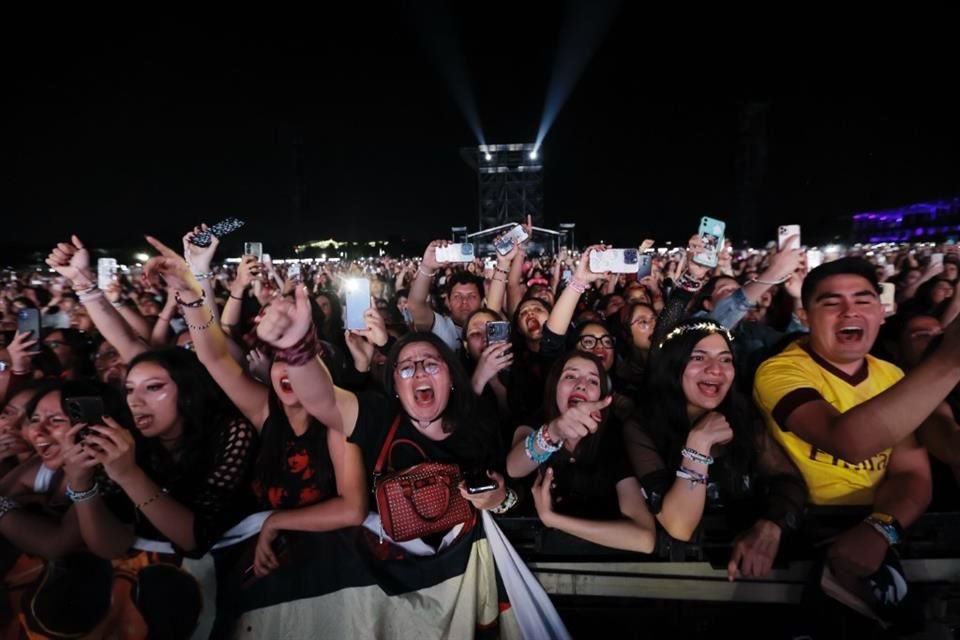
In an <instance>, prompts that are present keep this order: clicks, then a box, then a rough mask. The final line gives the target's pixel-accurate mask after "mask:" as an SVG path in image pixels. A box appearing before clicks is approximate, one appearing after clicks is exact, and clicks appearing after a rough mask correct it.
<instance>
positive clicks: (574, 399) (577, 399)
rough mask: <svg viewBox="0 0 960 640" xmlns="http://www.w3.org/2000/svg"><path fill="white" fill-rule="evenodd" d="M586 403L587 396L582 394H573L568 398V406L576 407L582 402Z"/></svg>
mask: <svg viewBox="0 0 960 640" xmlns="http://www.w3.org/2000/svg"><path fill="white" fill-rule="evenodd" d="M586 401H587V396H585V395H583V394H582V393H571V394H570V397H569V398H567V406H568V407H575V406H577V405H578V404H580V403H581V402H586Z"/></svg>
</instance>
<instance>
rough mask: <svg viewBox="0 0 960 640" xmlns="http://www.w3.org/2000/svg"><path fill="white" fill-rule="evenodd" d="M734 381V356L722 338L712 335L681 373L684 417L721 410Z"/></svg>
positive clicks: (704, 339)
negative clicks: (718, 408)
mask: <svg viewBox="0 0 960 640" xmlns="http://www.w3.org/2000/svg"><path fill="white" fill-rule="evenodd" d="M733 377H734V368H733V354H732V353H730V347H729V346H728V345H727V341H726V340H724V339H723V336H721V335H719V334H716V333H714V334H711V335H709V336H707V337H705V338H703V339H702V340H701V341H700V342H698V343H697V344H696V345H695V346H694V347H693V350H692V351H691V352H690V357H689V359H688V360H687V366H686V367H685V368H684V370H683V380H682V386H683V395H684V397H686V399H687V414H688V415H690V416H691V417H693V416H699V415H702V414H703V413H706V412H707V411H713V410H714V409H716V408H717V407H718V406H720V403H721V402H723V400H724V398H726V397H727V392H729V391H730V386H731V385H732V384H733Z"/></svg>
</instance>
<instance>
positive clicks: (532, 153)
mask: <svg viewBox="0 0 960 640" xmlns="http://www.w3.org/2000/svg"><path fill="white" fill-rule="evenodd" d="M530 159H531V160H536V159H537V150H536V149H534V150H533V151H531V152H530Z"/></svg>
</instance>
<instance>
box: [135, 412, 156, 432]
mask: <svg viewBox="0 0 960 640" xmlns="http://www.w3.org/2000/svg"><path fill="white" fill-rule="evenodd" d="M133 423H134V424H135V425H137V429H141V430H143V429H146V428H147V427H149V426H150V425H151V424H153V416H152V415H150V414H149V413H141V414H134V416H133Z"/></svg>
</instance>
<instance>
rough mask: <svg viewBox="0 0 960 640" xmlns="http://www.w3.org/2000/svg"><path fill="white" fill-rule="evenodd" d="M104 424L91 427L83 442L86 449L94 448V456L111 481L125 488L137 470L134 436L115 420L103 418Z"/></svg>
mask: <svg viewBox="0 0 960 640" xmlns="http://www.w3.org/2000/svg"><path fill="white" fill-rule="evenodd" d="M103 422H104V424H102V425H99V424H98V425H93V426H91V427H90V431H91V433H89V434H87V436H86V437H85V438H84V440H83V445H84V447H85V448H93V450H94V453H93V456H94V457H95V458H96V460H97V462H99V463H100V464H102V465H103V470H104V471H106V472H107V475H108V476H110V479H111V480H113V481H114V482H116V483H117V484H119V485H120V486H123V485H124V483H125V482H126V481H127V480H128V479H129V478H130V477H131V475H132V473H133V472H134V471H135V470H136V469H137V461H136V444H135V443H134V440H133V434H132V433H130V432H129V431H127V430H126V429H124V428H123V427H122V426H120V424H119V423H118V422H117V421H115V420H114V419H113V418H108V417H107V416H104V417H103Z"/></svg>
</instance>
